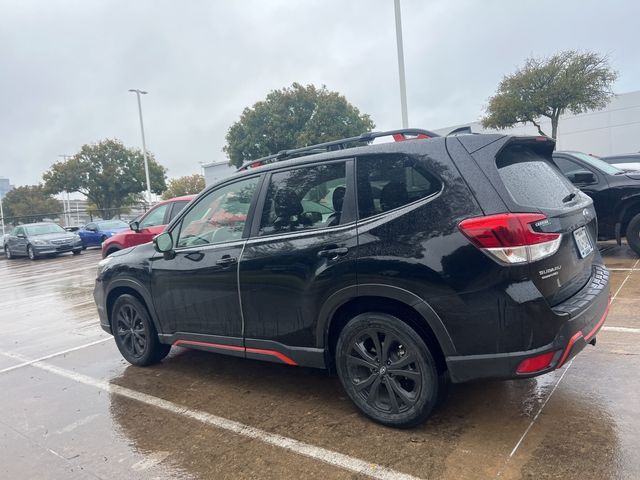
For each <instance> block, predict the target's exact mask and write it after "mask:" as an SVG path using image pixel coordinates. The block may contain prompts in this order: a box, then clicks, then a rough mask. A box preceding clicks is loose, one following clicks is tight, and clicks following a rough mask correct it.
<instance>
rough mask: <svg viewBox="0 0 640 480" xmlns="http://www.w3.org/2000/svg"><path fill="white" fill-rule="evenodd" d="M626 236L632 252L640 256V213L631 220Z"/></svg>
mask: <svg viewBox="0 0 640 480" xmlns="http://www.w3.org/2000/svg"><path fill="white" fill-rule="evenodd" d="M625 235H626V237H627V243H628V244H629V246H630V247H631V250H633V251H634V252H636V255H640V213H638V214H637V215H636V216H635V217H633V218H632V219H631V221H630V222H629V225H627V231H626V232H625Z"/></svg>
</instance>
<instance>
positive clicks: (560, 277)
mask: <svg viewBox="0 0 640 480" xmlns="http://www.w3.org/2000/svg"><path fill="white" fill-rule="evenodd" d="M549 153H550V152H549ZM549 153H547V152H545V151H544V149H536V148H535V147H534V146H532V145H531V144H528V143H526V142H524V143H518V142H517V141H516V142H515V143H512V144H510V145H508V146H507V147H506V148H505V149H503V150H502V151H501V152H500V154H499V155H498V157H497V158H496V160H495V166H496V167H497V170H498V174H499V178H500V180H501V183H502V188H498V191H499V192H500V191H501V190H502V192H503V193H502V197H503V200H504V201H505V204H506V205H507V206H508V208H509V210H510V211H511V212H512V213H517V212H539V213H542V214H544V215H545V216H546V219H543V220H540V221H537V222H535V223H533V224H532V225H531V228H532V229H533V230H534V231H537V232H545V233H559V234H561V235H562V239H561V242H560V246H559V247H558V250H557V251H556V253H554V254H553V255H551V256H549V257H546V258H543V259H541V260H538V261H534V262H533V263H531V264H530V266H529V268H530V275H531V279H532V281H533V282H534V283H535V285H536V286H537V287H538V289H539V290H540V292H541V293H542V294H543V295H544V296H545V298H546V299H547V300H548V301H549V303H550V304H551V305H555V304H557V303H560V302H562V301H563V300H565V299H567V298H568V297H570V296H572V295H574V294H575V293H576V292H577V291H578V290H580V289H581V288H582V287H583V286H584V285H585V284H586V283H587V281H588V280H589V278H590V276H591V270H592V269H591V264H592V262H593V259H594V256H595V252H596V240H597V236H598V232H597V221H596V213H595V209H594V207H593V201H592V200H591V198H590V197H589V196H588V195H586V194H585V193H583V192H581V191H580V190H578V189H577V188H576V187H575V186H573V185H572V184H571V183H570V182H569V181H568V180H567V179H566V178H565V177H564V176H563V175H562V174H561V173H560V172H559V171H558V169H557V168H556V166H555V165H554V163H553V161H552V159H551V157H550V155H549ZM505 190H506V191H505Z"/></svg>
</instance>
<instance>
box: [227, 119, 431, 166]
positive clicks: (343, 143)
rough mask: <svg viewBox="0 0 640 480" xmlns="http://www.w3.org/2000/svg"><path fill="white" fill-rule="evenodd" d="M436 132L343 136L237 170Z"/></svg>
mask: <svg viewBox="0 0 640 480" xmlns="http://www.w3.org/2000/svg"><path fill="white" fill-rule="evenodd" d="M439 136H440V135H438V134H437V133H434V132H430V131H429V130H422V129H419V128H403V129H400V130H388V131H385V132H365V133H362V134H360V135H358V136H357V137H349V138H343V139H340V140H333V141H331V142H325V143H318V144H316V145H309V146H307V147H301V148H293V149H290V150H282V151H280V152H278V153H274V154H272V155H267V156H266V157H262V158H259V159H257V160H252V161H251V162H249V163H247V164H246V165H243V166H242V167H240V168H239V169H238V170H237V171H238V172H242V171H245V170H249V169H251V168H257V167H261V166H263V165H267V164H269V163H274V162H279V161H282V160H288V159H291V158H296V157H301V156H304V155H311V154H314V153H322V152H329V151H332V150H344V149H348V148H353V146H354V145H352V144H354V143H369V142H372V141H373V140H374V139H376V138H380V137H393V139H394V140H395V141H396V142H403V141H405V140H418V139H427V138H435V137H439Z"/></svg>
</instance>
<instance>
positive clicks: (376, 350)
mask: <svg viewBox="0 0 640 480" xmlns="http://www.w3.org/2000/svg"><path fill="white" fill-rule="evenodd" d="M336 366H337V370H338V376H339V377H340V382H341V383H342V386H343V387H344V389H345V391H346V392H347V395H349V398H351V400H352V401H353V403H354V404H355V405H356V407H358V409H359V410H360V411H361V412H362V413H364V414H365V415H366V416H367V417H369V418H370V419H372V420H374V421H376V422H378V423H381V424H383V425H387V426H389V427H397V428H408V427H413V426H415V425H418V424H420V423H422V422H424V421H425V420H426V419H427V418H428V417H429V415H430V414H431V412H432V410H433V408H434V406H435V405H436V404H437V403H438V399H439V389H440V383H441V382H440V378H439V376H438V371H437V369H436V364H435V361H434V358H433V355H432V354H431V351H430V350H429V347H428V346H427V345H426V344H425V342H424V341H423V340H422V338H421V337H420V336H419V335H418V334H417V333H416V332H415V330H413V329H412V328H411V327H409V326H408V325H407V324H406V323H404V322H402V321H401V320H400V319H398V318H396V317H394V316H392V315H389V314H386V313H377V312H376V313H363V314H361V315H358V316H356V317H354V318H353V319H352V320H351V321H349V323H347V325H346V326H345V327H344V329H343V330H342V332H341V333H340V337H339V338H338V344H337V346H336Z"/></svg>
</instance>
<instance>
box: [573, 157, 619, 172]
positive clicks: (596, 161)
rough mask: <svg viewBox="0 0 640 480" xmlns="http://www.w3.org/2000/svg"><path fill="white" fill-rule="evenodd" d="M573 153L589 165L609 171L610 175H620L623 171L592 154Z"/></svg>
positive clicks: (602, 170)
mask: <svg viewBox="0 0 640 480" xmlns="http://www.w3.org/2000/svg"><path fill="white" fill-rule="evenodd" d="M571 155H573V156H574V157H577V158H579V159H580V160H583V161H585V162H587V163H588V164H589V165H591V166H592V167H595V168H597V169H598V170H600V171H601V172H604V173H608V174H609V175H618V174H620V173H622V170H620V169H619V168H616V167H614V166H613V165H609V164H608V163H607V162H605V161H604V160H600V159H599V158H596V157H592V156H591V155H587V154H586V153H580V152H572V153H571Z"/></svg>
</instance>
